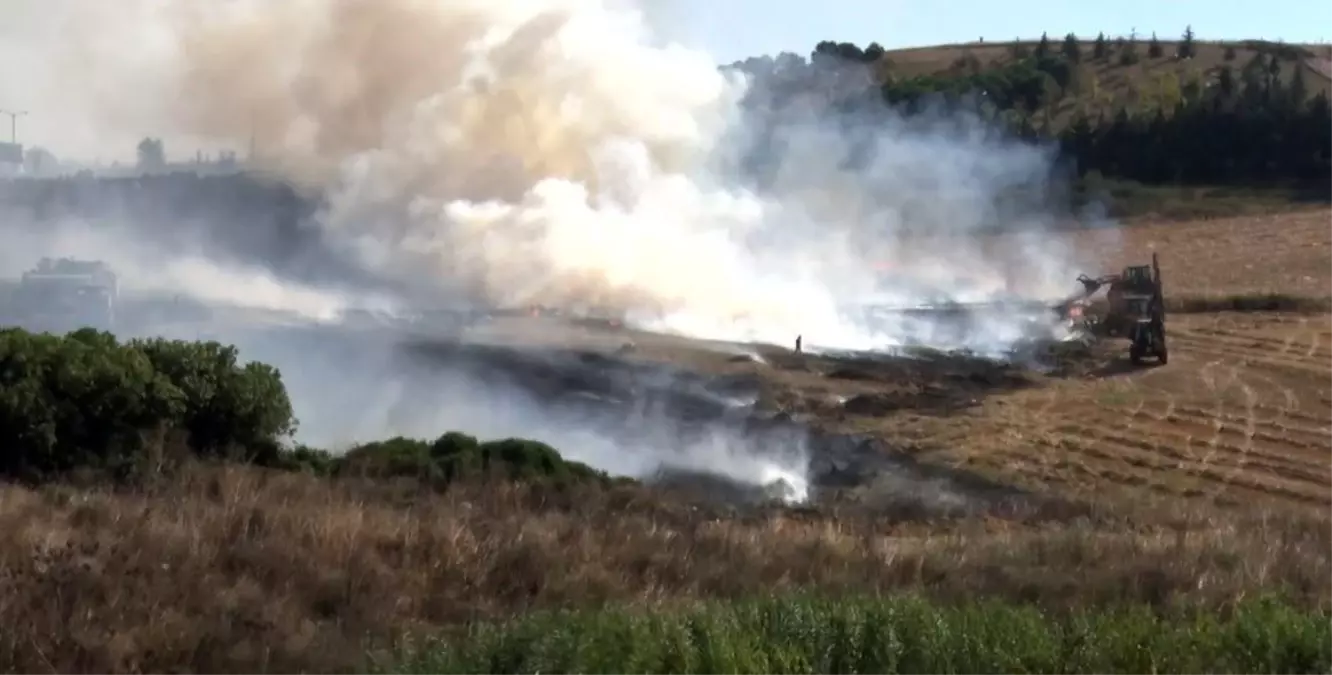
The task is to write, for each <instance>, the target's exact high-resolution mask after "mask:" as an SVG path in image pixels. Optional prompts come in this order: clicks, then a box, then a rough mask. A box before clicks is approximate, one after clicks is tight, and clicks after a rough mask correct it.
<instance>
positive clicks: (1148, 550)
mask: <svg viewBox="0 0 1332 675" xmlns="http://www.w3.org/2000/svg"><path fill="white" fill-rule="evenodd" d="M1086 513H1087V515H1085V516H1083V517H1079V518H1075V519H1071V520H1070V519H1067V518H1065V517H1067V516H1068V515H1069V514H1063V516H1062V517H1061V519H1056V520H1050V519H1049V516H1051V515H1052V514H1049V513H1046V514H1044V517H1043V518H1037V517H1036V516H1030V517H1028V518H1027V520H1026V521H1023V520H1004V521H1000V520H991V521H988V522H974V521H973V522H970V523H966V522H953V523H933V524H921V523H910V522H901V521H897V522H894V519H892V518H887V517H882V516H879V517H874V516H870V515H867V514H863V513H840V514H819V513H793V512H774V513H767V514H752V515H750V516H748V517H743V518H734V519H719V518H716V517H713V516H711V515H709V514H707V513H706V512H704V511H698V510H694V509H691V508H689V507H685V506H682V505H678V504H676V505H672V504H670V503H667V502H664V501H661V500H658V499H655V498H651V497H650V495H648V494H647V493H646V492H644V491H642V490H636V489H627V488H625V489H619V490H614V491H607V492H603V491H596V492H584V493H579V494H563V495H559V494H552V493H544V494H542V493H536V492H532V491H530V490H525V489H521V488H516V487H502V488H494V487H492V488H485V487H474V488H461V489H458V490H456V491H453V492H450V493H449V494H447V495H443V496H440V495H434V494H426V493H421V492H418V491H416V490H414V489H413V488H412V486H410V485H397V486H385V485H379V486H374V485H368V484H351V483H331V482H326V481H323V480H320V479H316V478H314V477H310V476H305V475H299V474H274V473H268V472H263V471H259V470H252V469H244V468H235V467H232V468H218V467H195V468H193V469H191V470H189V471H188V472H186V474H185V475H183V476H181V477H179V478H178V479H176V480H173V481H170V482H163V483H161V484H159V485H156V486H149V487H146V488H141V489H139V490H136V491H133V492H120V493H113V492H110V491H107V490H105V489H97V488H94V489H82V488H76V487H49V488H45V489H41V490H31V489H27V488H20V487H14V486H8V487H4V488H0V527H2V528H3V530H4V531H5V532H6V535H7V537H8V540H9V545H8V546H6V547H5V548H4V549H3V553H0V580H3V581H0V583H3V591H2V592H0V622H3V625H4V626H5V627H6V630H5V631H3V633H0V664H3V665H4V667H5V668H6V669H8V670H11V671H27V672H44V671H72V670H78V671H89V670H96V671H104V672H105V671H129V670H134V671H142V670H156V671H164V670H181V669H184V670H193V671H218V670H248V671H257V670H259V671H262V670H287V671H290V670H297V669H303V670H354V669H358V668H361V667H363V666H364V662H363V658H364V655H365V653H366V649H367V648H368V646H369V641H377V642H381V643H382V642H383V641H387V640H390V639H392V638H393V637H394V636H395V635H397V634H399V633H401V632H402V631H408V630H413V629H418V630H419V629H422V628H427V627H439V626H449V625H458V624H460V623H461V622H466V621H470V620H474V619H479V618H492V617H501V616H506V615H510V614H512V613H515V612H521V611H524V610H529V609H533V608H538V607H588V606H599V605H602V604H604V603H607V602H611V601H616V602H620V601H623V602H628V603H631V604H658V603H663V602H674V601H676V600H681V599H696V598H732V597H742V596H752V595H755V594H767V593H770V592H774V591H781V590H784V589H791V588H795V587H804V588H809V587H815V588H819V589H826V590H829V591H839V590H840V591H884V590H890V589H898V588H912V589H922V590H924V591H925V592H927V593H930V594H933V595H935V596H939V597H942V598H946V599H963V600H965V599H968V598H972V597H975V596H977V595H982V594H983V595H998V596H1002V597H1008V598H1015V599H1020V600H1029V601H1036V602H1040V603H1043V604H1045V605H1047V606H1054V607H1059V606H1067V605H1084V604H1088V603H1110V602H1115V601H1120V600H1141V601H1146V602H1149V603H1155V604H1161V603H1170V602H1172V601H1177V600H1178V601H1189V602H1196V603H1202V604H1205V605H1227V604H1229V603H1231V602H1233V601H1235V600H1236V599H1238V598H1240V597H1243V596H1246V595H1248V594H1252V593H1255V592H1258V591H1260V590H1262V589H1276V588H1284V589H1286V590H1287V591H1289V592H1290V593H1292V594H1293V597H1294V598H1295V600H1296V602H1298V603H1300V604H1303V605H1320V604H1321V605H1324V606H1325V605H1326V604H1327V598H1328V597H1329V593H1332V581H1330V580H1332V564H1330V557H1332V532H1329V527H1328V526H1329V523H1328V522H1327V521H1326V520H1325V519H1318V518H1311V517H1307V516H1295V515H1280V514H1281V513H1283V512H1271V513H1266V514H1258V513H1255V514H1250V515H1243V516H1235V515H1233V514H1225V515H1214V514H1209V513H1208V512H1206V511H1200V512H1190V513H1176V514H1174V515H1172V516H1169V517H1165V516H1161V515H1147V516H1141V517H1139V516H1134V515H1132V514H1127V515H1126V514H1123V513H1119V512H1114V511H1106V510H1103V509H1096V508H1093V509H1090V510H1088V511H1086ZM1143 513H1149V511H1144V512H1143ZM1038 515H1040V514H1038ZM1053 515H1059V514H1053Z"/></svg>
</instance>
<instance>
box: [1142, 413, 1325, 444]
mask: <svg viewBox="0 0 1332 675" xmlns="http://www.w3.org/2000/svg"><path fill="white" fill-rule="evenodd" d="M1254 410H1255V411H1262V412H1264V413H1267V414H1265V415H1263V416H1261V417H1257V419H1255V420H1254V425H1255V426H1257V427H1258V428H1261V429H1268V430H1270V431H1271V432H1272V433H1275V434H1291V435H1292V436H1295V435H1298V436H1299V437H1301V438H1303V439H1305V440H1308V441H1309V442H1312V443H1319V442H1321V443H1322V444H1323V445H1325V446H1326V447H1332V426H1329V424H1328V420H1326V419H1323V418H1321V417H1318V416H1316V415H1311V414H1309V413H1307V412H1303V411H1300V410H1283V409H1281V408H1278V407H1276V406H1273V405H1270V404H1262V403H1260V404H1257V405H1255V406H1254ZM1171 415H1174V416H1178V417H1181V418H1186V419H1190V420H1194V421H1199V422H1201V423H1206V424H1210V423H1211V422H1210V420H1211V419H1212V418H1216V419H1220V420H1221V421H1223V422H1225V423H1227V424H1232V425H1241V426H1243V425H1246V424H1248V422H1249V416H1248V415H1247V414H1243V413H1236V412H1230V411H1229V410H1217V409H1216V408H1203V407H1201V406H1195V405H1177V406H1175V407H1174V409H1173V410H1171V411H1169V412H1168V413H1166V414H1165V416H1166V417H1167V418H1168V417H1170V416H1171Z"/></svg>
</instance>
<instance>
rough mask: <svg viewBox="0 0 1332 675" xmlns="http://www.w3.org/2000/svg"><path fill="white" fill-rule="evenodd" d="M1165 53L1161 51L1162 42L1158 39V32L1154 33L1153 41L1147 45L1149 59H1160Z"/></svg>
mask: <svg viewBox="0 0 1332 675" xmlns="http://www.w3.org/2000/svg"><path fill="white" fill-rule="evenodd" d="M1164 53H1165V52H1164V51H1163V50H1162V49H1161V41H1160V40H1158V39H1156V31H1152V40H1151V42H1148V43H1147V58H1149V59H1159V58H1161V55H1162V54H1164Z"/></svg>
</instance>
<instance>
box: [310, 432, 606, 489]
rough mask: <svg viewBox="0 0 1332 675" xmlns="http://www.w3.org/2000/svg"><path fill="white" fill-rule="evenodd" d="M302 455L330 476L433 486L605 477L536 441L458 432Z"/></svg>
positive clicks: (579, 480)
mask: <svg viewBox="0 0 1332 675" xmlns="http://www.w3.org/2000/svg"><path fill="white" fill-rule="evenodd" d="M297 452H301V451H299V450H298V451H297ZM305 452H307V453H308V451H305ZM291 456H292V458H293V459H292V461H294V462H298V463H299V462H301V461H302V460H297V459H296V455H295V453H293V454H292V455H291ZM305 457H306V459H305V460H303V461H304V463H306V464H307V465H310V466H315V465H319V464H323V465H324V466H326V467H328V468H327V471H328V472H329V473H332V474H334V475H339V476H347V475H353V476H363V477H371V478H415V479H419V480H422V481H426V482H430V483H434V484H448V483H452V482H455V481H461V480H477V479H486V478H499V479H504V480H511V481H548V482H553V483H557V484H572V483H584V482H607V481H609V480H610V479H609V477H608V476H607V475H606V474H604V473H602V472H600V471H597V470H595V469H593V468H591V467H589V466H587V465H586V464H582V463H580V462H574V461H571V460H566V459H564V458H563V457H561V456H560V453H559V452H557V451H556V450H555V449H554V448H552V447H550V446H549V445H546V444H545V443H541V442H539V441H531V440H524V439H518V438H506V439H502V440H495V441H487V442H481V441H478V440H477V439H476V438H474V437H472V436H469V435H467V434H462V433H458V432H449V433H446V434H444V435H443V436H440V437H439V438H437V439H435V440H434V441H423V440H417V439H410V438H404V437H401V436H399V437H396V438H391V439H388V440H385V441H378V442H374V443H367V444H365V445H360V446H357V447H355V448H352V449H351V450H349V451H347V453H346V454H345V455H344V456H342V457H336V458H332V457H330V458H329V459H328V460H327V461H326V462H323V461H312V460H311V459H309V457H310V456H309V455H305Z"/></svg>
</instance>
